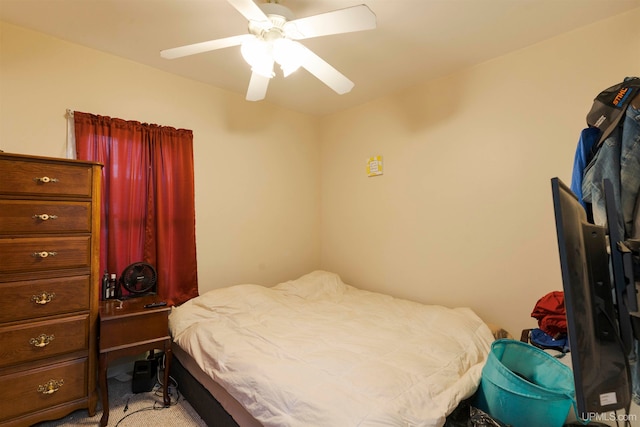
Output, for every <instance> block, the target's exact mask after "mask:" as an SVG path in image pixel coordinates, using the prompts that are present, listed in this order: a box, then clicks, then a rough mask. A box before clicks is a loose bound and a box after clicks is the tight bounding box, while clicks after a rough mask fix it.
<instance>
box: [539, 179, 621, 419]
mask: <svg viewBox="0 0 640 427" xmlns="http://www.w3.org/2000/svg"><path fill="white" fill-rule="evenodd" d="M551 190H552V195H553V206H554V211H555V222H556V231H557V236H558V249H559V253H560V266H561V270H562V285H563V289H564V298H565V309H566V313H567V329H568V338H569V347H570V355H571V364H572V369H573V374H574V383H575V392H576V403H577V409H578V414H579V416H580V418H582V419H585V420H592V419H594V415H595V414H600V413H604V412H610V411H614V410H618V409H625V410H627V412H628V409H629V406H630V403H631V373H630V369H629V363H628V355H629V352H628V351H627V349H625V347H626V345H625V343H624V342H623V340H622V338H621V332H620V320H619V319H620V318H621V316H625V315H626V316H628V313H627V314H624V313H623V312H624V310H622V311H620V310H619V307H618V304H617V303H618V302H619V299H618V298H617V295H619V294H618V293H616V287H615V286H614V285H613V283H612V277H613V276H612V272H611V270H610V259H609V251H608V243H607V232H608V230H607V227H604V226H598V225H594V224H591V223H589V222H588V221H587V215H586V212H585V209H584V207H583V206H582V205H581V204H580V202H579V201H578V199H577V197H576V196H575V195H574V194H573V192H572V191H571V190H570V189H569V187H567V186H566V185H565V184H564V183H563V182H562V181H560V180H559V179H558V178H553V179H552V180H551ZM627 320H628V319H627Z"/></svg>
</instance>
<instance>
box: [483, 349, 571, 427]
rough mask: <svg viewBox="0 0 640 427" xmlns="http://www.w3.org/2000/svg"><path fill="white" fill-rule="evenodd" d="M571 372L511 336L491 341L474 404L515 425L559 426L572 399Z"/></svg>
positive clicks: (555, 360)
mask: <svg viewBox="0 0 640 427" xmlns="http://www.w3.org/2000/svg"><path fill="white" fill-rule="evenodd" d="M574 390H575V389H574V385H573V372H572V371H571V369H570V368H569V367H567V366H565V365H564V364H563V363H562V362H560V361H559V360H558V359H556V358H555V357H553V356H551V355H549V354H547V353H545V352H544V351H543V350H540V349H539V348H537V347H534V346H532V345H529V344H527V343H524V342H520V341H515V340H511V339H501V340H497V341H495V342H494V343H493V344H492V345H491V352H490V353H489V356H488V358H487V363H486V364H485V366H484V368H483V369H482V379H481V380H480V387H479V389H478V393H477V395H476V401H475V406H477V407H478V408H480V409H482V410H483V411H485V412H486V413H488V414H489V415H491V416H492V417H493V418H495V419H497V420H499V421H501V422H503V423H505V424H510V425H512V426H514V427H543V426H544V427H561V426H562V425H563V424H564V422H565V420H566V419H567V415H568V414H569V410H570V409H571V407H572V406H573V404H574V401H575V391H574Z"/></svg>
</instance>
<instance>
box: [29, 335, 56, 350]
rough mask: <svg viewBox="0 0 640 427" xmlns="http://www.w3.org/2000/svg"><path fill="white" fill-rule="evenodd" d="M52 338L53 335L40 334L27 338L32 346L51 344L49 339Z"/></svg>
mask: <svg viewBox="0 0 640 427" xmlns="http://www.w3.org/2000/svg"><path fill="white" fill-rule="evenodd" d="M54 338H55V336H53V335H46V334H40V336H39V337H36V338H31V339H30V340H29V344H31V345H32V346H34V347H38V348H42V347H46V346H48V345H49V344H51V341H53V340H54Z"/></svg>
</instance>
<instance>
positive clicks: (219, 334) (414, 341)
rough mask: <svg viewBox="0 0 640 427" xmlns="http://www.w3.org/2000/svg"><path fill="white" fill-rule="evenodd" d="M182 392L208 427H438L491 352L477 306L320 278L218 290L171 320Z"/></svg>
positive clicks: (472, 387) (469, 390) (472, 385)
mask: <svg viewBox="0 0 640 427" xmlns="http://www.w3.org/2000/svg"><path fill="white" fill-rule="evenodd" d="M169 327H170V330H171V335H172V337H173V347H174V356H175V357H174V360H175V363H173V365H174V367H175V369H174V372H173V375H175V376H176V377H177V378H176V379H177V381H178V384H179V388H180V390H181V391H182V393H183V394H185V395H186V396H187V400H188V401H189V402H190V403H191V404H192V406H194V408H196V410H197V411H198V412H199V413H200V415H201V416H202V417H203V419H204V420H205V421H206V422H207V424H208V425H221V426H228V425H229V426H236V425H237V426H241V427H259V426H264V427H271V426H274V427H275V426H277V427H284V426H331V427H336V426H340V427H348V426H383V425H385V426H424V427H427V426H442V425H444V423H445V419H446V417H447V415H449V414H450V413H451V412H452V411H453V410H454V409H455V408H456V407H457V406H458V405H459V404H460V402H462V401H463V400H465V399H467V398H469V397H470V396H471V395H472V394H473V393H474V392H475V391H476V388H477V386H478V384H479V381H480V376H481V371H482V367H483V366H484V363H485V360H486V357H487V354H488V352H489V350H490V346H491V343H492V342H493V340H494V335H493V334H492V332H491V330H490V328H489V326H488V325H486V324H485V323H484V322H483V321H482V320H481V319H480V318H479V317H478V316H477V315H476V314H475V313H474V312H473V311H472V310H470V309H469V308H447V307H442V306H437V305H424V304H419V303H416V302H412V301H408V300H403V299H398V298H393V297H391V296H388V295H383V294H379V293H374V292H369V291H365V290H361V289H357V288H355V287H353V286H350V285H347V284H345V283H343V282H342V280H341V279H340V277H339V276H338V275H336V274H333V273H329V272H325V271H315V272H312V273H309V274H307V275H305V276H302V277H300V278H299V279H296V280H291V281H288V282H284V283H281V284H278V285H276V286H274V287H271V288H267V287H263V286H259V285H253V284H246V285H236V286H231V287H228V288H223V289H216V290H212V291H210V292H207V293H205V294H202V295H200V296H198V297H196V298H193V299H191V300H189V301H187V302H186V303H184V304H183V305H181V306H179V307H174V308H173V310H172V312H171V315H170V316H169Z"/></svg>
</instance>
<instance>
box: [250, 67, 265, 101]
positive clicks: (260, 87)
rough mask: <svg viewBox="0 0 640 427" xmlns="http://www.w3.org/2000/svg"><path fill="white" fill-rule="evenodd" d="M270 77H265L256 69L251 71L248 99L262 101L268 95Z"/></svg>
mask: <svg viewBox="0 0 640 427" xmlns="http://www.w3.org/2000/svg"><path fill="white" fill-rule="evenodd" d="M269 80H271V78H270V77H265V76H263V75H262V74H258V73H256V72H255V71H254V72H252V73H251V80H249V88H248V89H247V96H246V100H247V101H261V100H263V99H264V98H265V96H267V88H268V87H269Z"/></svg>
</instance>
